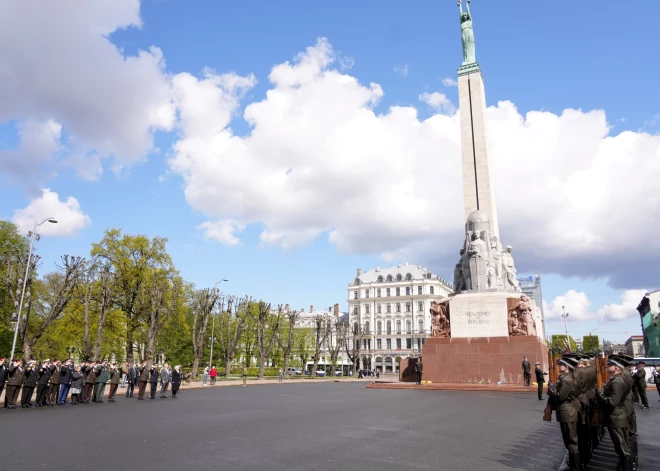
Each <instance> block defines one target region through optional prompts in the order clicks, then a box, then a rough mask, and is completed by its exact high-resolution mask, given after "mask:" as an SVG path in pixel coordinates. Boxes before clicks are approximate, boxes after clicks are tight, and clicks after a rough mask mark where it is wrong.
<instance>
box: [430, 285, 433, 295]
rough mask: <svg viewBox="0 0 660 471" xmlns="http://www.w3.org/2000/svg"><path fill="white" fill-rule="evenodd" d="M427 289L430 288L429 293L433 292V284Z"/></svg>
mask: <svg viewBox="0 0 660 471" xmlns="http://www.w3.org/2000/svg"><path fill="white" fill-rule="evenodd" d="M429 290H430V293H431V294H434V293H433V286H429Z"/></svg>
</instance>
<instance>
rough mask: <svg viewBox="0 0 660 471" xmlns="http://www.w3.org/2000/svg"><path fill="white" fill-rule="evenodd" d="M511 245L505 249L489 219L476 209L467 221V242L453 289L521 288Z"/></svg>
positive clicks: (492, 289) (457, 290) (456, 270)
mask: <svg viewBox="0 0 660 471" xmlns="http://www.w3.org/2000/svg"><path fill="white" fill-rule="evenodd" d="M512 250H513V249H512V248H511V246H510V245H508V246H507V247H506V249H505V250H504V251H503V250H502V246H501V243H500V241H499V239H498V238H497V236H492V237H491V233H490V218H489V217H488V215H487V214H486V213H484V212H482V211H474V212H473V213H471V214H470V216H468V220H467V222H466V223H465V244H464V247H463V248H462V249H461V251H460V256H461V258H460V260H459V261H458V263H457V264H456V267H455V269H454V292H455V293H461V292H464V291H477V292H479V291H520V287H519V285H518V280H517V279H516V268H515V266H514V262H513V256H512V255H511V253H512Z"/></svg>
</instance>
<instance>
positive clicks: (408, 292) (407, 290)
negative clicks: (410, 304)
mask: <svg viewBox="0 0 660 471" xmlns="http://www.w3.org/2000/svg"><path fill="white" fill-rule="evenodd" d="M406 296H410V286H406Z"/></svg>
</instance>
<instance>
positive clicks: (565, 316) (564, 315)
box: [561, 306, 571, 350]
mask: <svg viewBox="0 0 660 471" xmlns="http://www.w3.org/2000/svg"><path fill="white" fill-rule="evenodd" d="M561 311H562V313H563V314H562V315H561V317H563V318H564V331H565V332H566V342H567V343H568V348H569V350H570V348H571V341H570V339H569V337H568V325H567V324H566V318H567V317H568V312H566V309H565V308H564V306H562V307H561Z"/></svg>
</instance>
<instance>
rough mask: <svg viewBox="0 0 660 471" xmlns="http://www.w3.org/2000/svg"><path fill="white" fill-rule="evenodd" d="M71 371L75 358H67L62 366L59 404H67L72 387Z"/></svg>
mask: <svg viewBox="0 0 660 471" xmlns="http://www.w3.org/2000/svg"><path fill="white" fill-rule="evenodd" d="M71 373H73V360H72V359H71V358H69V359H67V361H66V362H64V364H63V365H62V368H60V396H59V398H58V400H57V405H58V406H63V405H64V404H66V397H67V396H68V395H69V389H71Z"/></svg>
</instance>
